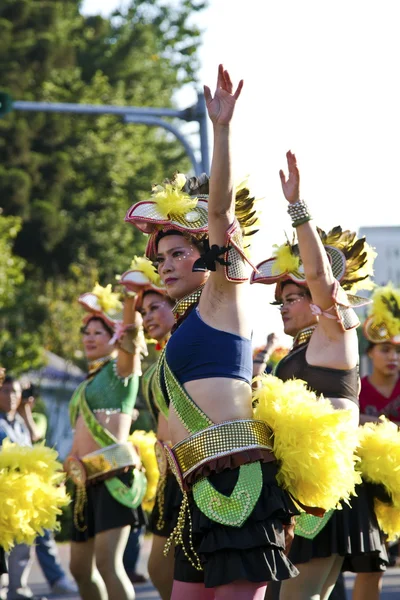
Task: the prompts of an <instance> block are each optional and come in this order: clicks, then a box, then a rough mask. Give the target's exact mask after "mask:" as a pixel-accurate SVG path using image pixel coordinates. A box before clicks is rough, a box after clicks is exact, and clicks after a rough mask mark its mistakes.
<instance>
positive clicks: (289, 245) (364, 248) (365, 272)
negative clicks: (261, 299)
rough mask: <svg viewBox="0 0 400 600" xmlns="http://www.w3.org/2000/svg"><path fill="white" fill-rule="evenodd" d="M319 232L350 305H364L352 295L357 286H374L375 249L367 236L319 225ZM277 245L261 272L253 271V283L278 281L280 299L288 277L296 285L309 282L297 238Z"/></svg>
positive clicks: (259, 266)
mask: <svg viewBox="0 0 400 600" xmlns="http://www.w3.org/2000/svg"><path fill="white" fill-rule="evenodd" d="M318 234H319V236H320V238H321V241H322V243H323V245H324V247H325V250H326V253H327V255H328V258H329V261H330V263H331V267H332V273H333V276H334V278H335V279H336V280H337V281H338V282H339V283H340V285H341V287H342V288H343V289H344V290H346V292H348V294H347V296H348V298H349V300H350V301H351V304H353V305H361V304H365V300H364V301H363V302H361V300H360V302H358V301H357V298H358V296H354V295H353V294H354V293H355V292H356V291H357V290H358V289H371V287H372V286H373V285H374V284H373V282H372V280H371V276H372V275H373V269H372V266H373V262H374V260H375V257H376V252H375V251H374V250H373V248H371V246H369V244H367V242H366V241H365V237H362V238H357V236H356V234H355V233H353V232H351V231H348V230H346V231H343V230H342V228H341V227H339V226H338V227H334V228H333V229H332V230H331V231H329V232H328V233H325V231H323V230H322V229H319V228H318ZM274 248H275V250H274V253H273V256H272V257H271V258H269V259H267V260H264V261H263V262H261V263H260V264H259V265H257V269H258V271H259V272H258V273H256V272H254V273H253V274H252V277H251V283H266V284H272V283H276V284H277V286H276V290H275V297H276V299H277V300H279V299H280V296H281V285H280V283H281V282H283V281H286V280H288V279H290V280H291V281H293V283H295V284H296V285H307V282H306V278H305V275H304V267H303V264H302V262H301V258H300V252H299V247H298V244H297V243H296V241H295V239H294V238H293V240H292V242H290V241H289V240H287V241H286V243H285V244H283V245H281V246H274Z"/></svg>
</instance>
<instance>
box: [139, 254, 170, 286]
mask: <svg viewBox="0 0 400 600" xmlns="http://www.w3.org/2000/svg"><path fill="white" fill-rule="evenodd" d="M131 269H132V270H134V271H140V272H141V273H143V275H145V277H147V279H148V280H149V281H150V283H153V284H154V285H155V286H157V287H163V284H162V281H161V278H160V276H159V274H158V273H157V271H156V269H155V267H154V265H153V263H152V262H151V260H149V259H148V258H146V257H145V256H134V258H133V260H132V262H131Z"/></svg>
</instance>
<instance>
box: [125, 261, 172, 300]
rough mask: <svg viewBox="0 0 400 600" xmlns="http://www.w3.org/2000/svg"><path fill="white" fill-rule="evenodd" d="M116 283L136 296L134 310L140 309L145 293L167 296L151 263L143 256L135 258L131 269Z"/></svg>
mask: <svg viewBox="0 0 400 600" xmlns="http://www.w3.org/2000/svg"><path fill="white" fill-rule="evenodd" d="M118 281H119V283H120V284H121V285H123V286H125V287H126V288H127V289H128V290H130V291H131V292H136V293H137V294H138V299H137V302H136V308H140V307H141V304H142V301H143V294H144V293H145V292H148V291H152V292H155V293H156V294H161V295H162V296H165V295H166V294H167V291H166V289H165V287H164V286H163V283H162V281H161V278H160V276H159V274H158V273H157V271H156V269H155V267H154V265H153V263H152V262H151V261H150V260H149V259H148V258H146V257H145V256H135V257H134V259H133V260H132V263H131V268H130V269H129V270H128V271H125V273H123V274H122V275H121V276H120V277H119V278H118Z"/></svg>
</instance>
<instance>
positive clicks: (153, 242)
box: [125, 173, 257, 259]
mask: <svg viewBox="0 0 400 600" xmlns="http://www.w3.org/2000/svg"><path fill="white" fill-rule="evenodd" d="M208 195H209V177H208V176H207V175H206V174H205V173H203V174H202V175H200V176H199V177H190V178H187V177H186V175H183V174H182V173H175V174H174V176H173V177H172V179H170V180H169V179H166V180H165V181H164V182H163V184H162V185H154V186H153V190H152V195H151V197H150V199H149V200H145V201H143V202H138V203H137V204H134V205H133V206H131V208H130V209H129V210H128V212H127V213H126V216H125V221H127V222H128V223H132V224H133V225H135V226H136V227H137V228H138V229H140V230H141V231H143V232H144V233H147V234H150V238H149V241H148V244H147V247H146V256H147V257H148V258H150V259H154V257H155V255H156V251H157V234H158V233H159V232H160V231H169V230H176V231H179V232H182V233H187V234H189V235H190V236H194V237H196V238H198V239H202V238H206V237H207V235H208ZM254 203H255V198H254V197H251V196H250V192H249V189H248V188H247V187H246V184H245V182H242V184H240V185H239V186H238V187H237V188H236V218H237V220H238V222H239V225H240V228H241V230H242V234H243V235H251V234H252V233H255V230H254V225H255V224H256V222H257V216H256V210H255V207H254Z"/></svg>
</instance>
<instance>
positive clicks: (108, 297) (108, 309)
mask: <svg viewBox="0 0 400 600" xmlns="http://www.w3.org/2000/svg"><path fill="white" fill-rule="evenodd" d="M92 294H94V295H95V296H97V298H98V300H99V304H100V306H101V308H102V310H103V311H104V312H105V313H111V314H112V313H116V312H118V311H120V310H122V303H121V301H120V299H119V294H116V293H114V292H113V291H112V287H111V283H109V284H108V285H107V286H106V287H103V286H101V285H100V284H99V283H98V282H96V285H95V286H94V288H93V290H92Z"/></svg>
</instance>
